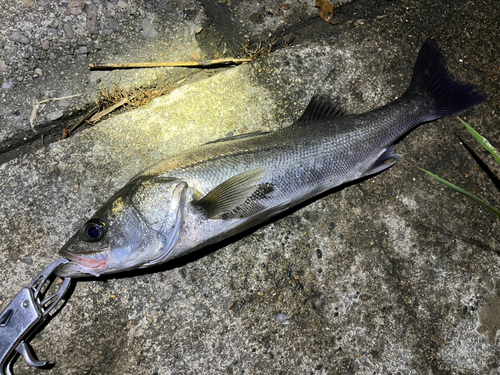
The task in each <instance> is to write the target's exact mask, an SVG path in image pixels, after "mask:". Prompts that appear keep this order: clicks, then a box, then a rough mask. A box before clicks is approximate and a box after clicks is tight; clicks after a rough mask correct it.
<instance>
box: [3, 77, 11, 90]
mask: <svg viewBox="0 0 500 375" xmlns="http://www.w3.org/2000/svg"><path fill="white" fill-rule="evenodd" d="M13 85H14V78H9V79H8V80H7V81H5V82H4V83H2V89H5V90H8V89H10V88H11V87H12V86H13Z"/></svg>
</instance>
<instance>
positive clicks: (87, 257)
mask: <svg viewBox="0 0 500 375" xmlns="http://www.w3.org/2000/svg"><path fill="white" fill-rule="evenodd" d="M59 254H60V255H61V256H62V257H63V258H66V259H68V260H69V262H68V263H65V264H62V265H60V266H59V267H58V268H57V269H56V274H57V276H59V277H85V276H100V275H101V274H102V272H103V271H104V270H105V269H106V266H107V265H108V258H109V257H108V254H107V252H105V251H102V252H98V253H92V254H84V255H83V256H82V255H77V254H73V253H70V252H69V251H67V250H65V249H61V250H60V251H59Z"/></svg>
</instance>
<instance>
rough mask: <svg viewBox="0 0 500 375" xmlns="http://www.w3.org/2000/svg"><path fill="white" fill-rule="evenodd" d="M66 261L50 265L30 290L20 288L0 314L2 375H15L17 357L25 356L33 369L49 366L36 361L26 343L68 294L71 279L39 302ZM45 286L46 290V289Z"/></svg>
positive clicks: (0, 366)
mask: <svg viewBox="0 0 500 375" xmlns="http://www.w3.org/2000/svg"><path fill="white" fill-rule="evenodd" d="M67 262H68V260H67V259H64V258H61V259H58V260H56V261H55V262H53V263H51V264H50V265H49V266H48V267H47V268H45V269H44V270H43V271H42V272H40V273H39V274H38V275H37V276H36V277H35V278H34V279H33V280H32V281H31V282H30V284H29V285H28V286H27V287H25V288H23V289H21V291H20V292H19V293H18V294H17V295H16V296H15V297H14V299H13V300H12V301H11V302H10V303H9V304H8V305H7V307H6V308H5V309H4V311H3V312H2V313H1V314H0V375H12V366H13V364H14V362H15V360H16V358H17V356H16V354H20V355H21V356H23V357H24V359H25V360H26V362H27V363H28V364H29V365H31V366H35V367H42V366H45V365H46V364H47V362H46V361H38V360H37V359H36V358H35V356H34V354H33V351H32V349H31V348H30V346H29V345H28V344H27V343H26V341H27V340H28V339H29V338H30V337H31V336H32V335H33V333H34V332H35V330H36V329H37V328H38V327H39V326H40V325H41V324H42V323H43V322H44V320H45V319H46V318H47V316H48V315H49V313H50V312H51V311H52V310H53V309H54V307H56V305H57V304H58V303H59V301H61V299H62V298H63V296H64V294H65V293H66V292H67V290H68V288H69V286H70V283H71V279H70V278H64V279H63V282H62V283H61V285H60V286H59V289H58V290H57V291H56V292H55V293H53V294H51V295H49V296H47V297H45V298H43V300H40V299H41V297H42V296H43V294H44V291H45V292H46V291H48V288H49V286H50V285H51V283H52V282H51V280H52V276H53V274H54V271H55V270H56V268H57V267H58V266H59V265H61V264H64V263H67ZM45 287H47V289H45V290H44V288H45Z"/></svg>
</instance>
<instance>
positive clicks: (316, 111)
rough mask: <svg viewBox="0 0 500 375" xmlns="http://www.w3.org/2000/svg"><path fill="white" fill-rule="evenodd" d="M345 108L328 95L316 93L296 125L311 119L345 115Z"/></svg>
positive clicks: (326, 118)
mask: <svg viewBox="0 0 500 375" xmlns="http://www.w3.org/2000/svg"><path fill="white" fill-rule="evenodd" d="M344 114H345V113H344V110H343V109H342V108H341V107H340V105H338V104H337V103H335V102H334V101H332V100H331V99H330V98H329V97H328V96H326V95H320V96H318V95H314V96H313V97H312V99H311V101H310V102H309V104H308V105H307V107H306V109H305V111H304V113H303V114H302V116H300V118H299V119H298V120H297V121H295V123H294V125H299V126H302V125H304V124H307V123H308V122H311V121H318V120H328V119H331V118H333V117H338V116H343V115H344Z"/></svg>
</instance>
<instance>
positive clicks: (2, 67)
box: [0, 60, 7, 72]
mask: <svg viewBox="0 0 500 375" xmlns="http://www.w3.org/2000/svg"><path fill="white" fill-rule="evenodd" d="M6 71H7V64H6V63H5V61H3V60H0V72H6Z"/></svg>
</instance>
